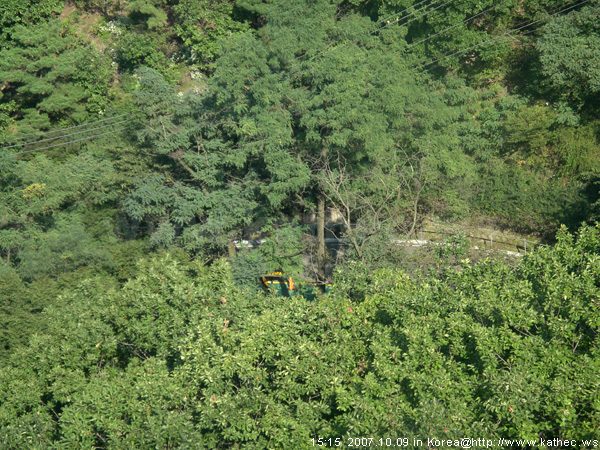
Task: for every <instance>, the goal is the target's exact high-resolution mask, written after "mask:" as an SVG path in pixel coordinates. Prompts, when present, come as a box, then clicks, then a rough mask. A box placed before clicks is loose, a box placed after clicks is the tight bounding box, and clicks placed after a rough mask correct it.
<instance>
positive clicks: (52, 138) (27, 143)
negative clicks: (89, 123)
mask: <svg viewBox="0 0 600 450" xmlns="http://www.w3.org/2000/svg"><path fill="white" fill-rule="evenodd" d="M130 120H131V119H126V120H120V121H118V122H113V123H111V124H109V125H104V126H101V127H95V128H89V129H87V130H83V131H77V132H75V133H70V134H63V135H61V136H55V137H51V138H46V139H42V140H39V141H33V142H25V143H23V144H13V145H9V146H7V147H4V148H3V150H6V149H8V148H13V147H26V146H28V145H34V144H39V143H41V142H48V141H54V140H56V139H63V138H66V137H69V136H76V135H78V134H82V133H89V132H90V131H96V130H101V129H103V128H108V127H112V126H115V125H119V124H121V123H125V122H129V121H130Z"/></svg>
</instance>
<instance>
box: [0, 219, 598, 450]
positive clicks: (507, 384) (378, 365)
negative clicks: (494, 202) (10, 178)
mask: <svg viewBox="0 0 600 450" xmlns="http://www.w3.org/2000/svg"><path fill="white" fill-rule="evenodd" d="M557 239H558V242H557V244H556V246H555V247H554V248H551V247H548V248H538V249H537V250H536V251H535V252H533V254H529V255H528V256H527V257H525V258H523V259H522V260H521V262H520V263H519V265H518V266H517V267H516V268H509V267H507V266H505V265H504V264H503V263H501V262H499V261H490V260H486V261H483V262H481V263H479V264H477V265H470V264H469V263H468V262H465V263H464V264H462V266H461V268H460V270H456V269H454V268H448V269H447V270H445V271H444V272H443V274H442V278H438V277H427V278H424V279H421V280H411V279H410V278H409V277H407V276H406V275H405V274H404V273H403V272H401V271H399V270H397V269H393V268H382V269H378V270H375V271H369V270H368V269H366V268H364V267H363V268H360V267H358V266H357V267H355V268H354V269H353V270H354V272H352V271H350V272H348V273H347V275H348V276H346V274H342V273H340V274H339V275H340V276H339V278H338V279H339V281H340V283H342V284H341V285H340V290H338V291H337V292H338V294H336V295H335V296H334V297H323V298H321V299H320V300H319V301H316V302H306V301H304V300H303V299H301V298H290V299H285V300H282V299H281V298H274V297H272V296H264V295H252V294H250V293H249V292H248V291H245V290H238V289H236V288H235V286H234V283H233V280H232V278H231V276H230V274H229V273H230V269H229V267H228V265H227V263H225V262H224V261H223V260H218V261H215V263H214V264H213V265H212V266H211V267H205V266H202V265H200V264H198V263H194V262H192V263H190V262H187V261H185V260H180V261H178V260H177V258H174V257H173V256H168V255H163V256H160V257H157V258H153V259H150V260H145V261H142V262H140V264H139V265H138V269H137V274H136V276H135V278H134V279H132V280H130V281H129V282H128V283H126V284H125V285H124V286H123V287H120V286H118V285H117V284H115V282H114V281H113V280H111V279H109V278H106V277H96V278H92V279H89V280H87V281H85V282H82V283H80V284H79V285H78V286H77V287H75V288H71V289H69V290H68V291H66V292H65V293H64V294H63V295H62V296H61V297H60V299H59V303H58V304H56V305H55V306H51V307H48V308H46V310H45V311H44V313H43V315H44V317H45V321H46V324H47V325H46V326H47V329H46V330H44V331H43V332H41V333H38V334H37V335H35V336H33V337H32V338H31V340H30V342H29V345H28V346H27V347H24V348H21V349H18V350H17V351H16V352H15V354H14V357H13V358H11V360H10V361H6V362H4V363H3V364H4V365H3V370H2V371H0V400H2V401H1V402H0V430H1V431H2V436H3V440H4V441H3V443H4V444H5V445H7V446H8V447H9V448H12V447H18V446H20V445H21V444H22V443H23V442H29V444H28V445H29V446H30V447H34V446H35V445H38V446H41V445H43V446H46V447H48V446H51V445H52V444H54V445H61V446H69V447H73V446H81V445H86V446H91V445H96V446H101V447H104V448H123V447H131V446H135V447H137V448H153V447H156V446H158V447H169V446H170V447H178V446H185V445H194V446H196V447H200V448H229V447H232V446H235V447H238V448H254V449H256V448H289V446H290V445H293V446H294V447H295V448H309V447H311V438H313V437H323V438H325V439H328V438H330V437H331V438H333V439H335V438H342V439H347V438H350V437H355V436H356V433H359V434H360V435H361V436H369V437H373V438H375V439H378V438H380V437H383V438H385V437H389V435H390V433H393V434H394V435H398V436H416V437H418V438H419V439H423V440H426V439H428V438H433V439H442V438H443V439H460V438H461V437H464V436H465V435H466V436H469V435H485V436H486V438H489V439H499V438H508V439H538V438H539V437H540V436H543V437H544V439H553V438H555V437H560V438H562V439H577V440H579V439H593V438H595V433H596V431H597V429H598V426H599V425H600V423H599V422H598V408H599V406H598V405H599V402H600V397H599V395H600V394H599V392H600V385H599V384H598V383H599V381H598V377H597V371H598V369H600V366H599V365H598V351H599V347H598V335H597V330H598V327H599V326H600V309H599V308H598V305H597V303H598V302H599V301H600V299H598V296H597V293H598V291H597V290H598V287H599V286H600V272H599V271H598V264H597V262H598V258H599V257H600V255H599V254H598V248H600V246H599V244H600V225H599V226H597V227H583V228H581V229H580V231H579V234H578V236H574V235H571V234H569V233H567V232H566V231H565V230H564V229H563V230H562V231H561V232H559V234H558V236H557ZM348 267H350V266H348ZM353 273H355V274H356V275H357V277H356V278H355V279H352V277H353V275H352V274H353ZM361 273H362V274H361ZM359 274H361V275H359ZM365 279H366V280H368V282H367V283H365V284H363V285H362V286H363V287H360V288H359V289H358V291H356V292H355V293H356V294H359V296H358V297H355V298H354V300H349V299H347V298H345V295H346V293H349V290H348V289H349V288H352V287H353V286H355V282H359V283H360V281H361V280H365ZM344 283H346V284H344ZM574 418H576V420H575V419H574ZM192 442H193V444H191V443H192ZM21 446H22V445H21Z"/></svg>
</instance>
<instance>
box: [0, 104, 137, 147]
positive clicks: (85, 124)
mask: <svg viewBox="0 0 600 450" xmlns="http://www.w3.org/2000/svg"><path fill="white" fill-rule="evenodd" d="M131 114H136V112H135V111H132V112H128V113H125V114H119V115H117V116H112V117H107V118H106V119H101V120H95V121H93V122H87V123H83V124H81V125H76V126H74V127H67V128H59V129H58V130H50V131H44V132H42V133H32V134H26V135H23V136H19V137H17V138H9V139H8V141H20V140H22V139H28V138H30V137H41V136H44V135H46V134H51V133H58V132H61V131H67V130H74V129H76V128H81V127H87V126H88V125H92V124H95V123H100V122H106V121H107V120H113V119H118V118H119V117H125V116H129V115H131Z"/></svg>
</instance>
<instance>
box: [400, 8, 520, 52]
mask: <svg viewBox="0 0 600 450" xmlns="http://www.w3.org/2000/svg"><path fill="white" fill-rule="evenodd" d="M509 1H510V0H505V1H504V2H502V3H500V4H498V5H494V6H490V7H489V8H487V9H484V10H483V11H481V12H479V13H477V14H475V15H473V16H471V17H469V18H467V19H465V20H463V21H462V22H460V23H457V24H455V25H452V26H451V27H447V28H444V29H443V30H441V31H438V32H437V33H435V34H432V35H431V36H428V37H426V38H424V39H421V40H420V41H418V42H413V43H412V44H410V45H408V46H407V47H406V48H405V49H402V50H400V51H405V50H408V49H409V48H412V47H414V46H416V45H419V44H422V43H423V42H426V41H428V40H429V39H433V38H434V37H436V36H439V35H440V34H442V33H445V32H447V31H450V30H453V29H454V28H456V27H458V26H460V25H462V24H464V23H467V22H468V21H470V20H473V19H475V18H476V17H479V16H481V15H482V14H485V13H486V12H488V11H490V10H492V9H496V8H498V7H500V6H504V5H505V4H506V3H508V2H509ZM400 51H398V52H396V53H399V52H400ZM396 53H394V54H396Z"/></svg>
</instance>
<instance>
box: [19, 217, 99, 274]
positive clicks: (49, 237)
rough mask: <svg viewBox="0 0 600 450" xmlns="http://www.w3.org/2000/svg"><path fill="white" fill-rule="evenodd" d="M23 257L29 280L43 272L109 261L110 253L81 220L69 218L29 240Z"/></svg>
mask: <svg viewBox="0 0 600 450" xmlns="http://www.w3.org/2000/svg"><path fill="white" fill-rule="evenodd" d="M19 259H20V266H19V272H20V274H21V275H22V276H23V278H25V279H29V280H30V279H32V278H37V277H40V276H42V275H54V276H56V275H58V274H60V273H65V272H68V271H73V270H74V269H76V268H77V267H80V266H96V267H102V266H103V265H104V266H105V265H108V264H109V257H108V255H107V253H106V252H105V251H102V250H100V249H98V248H97V245H95V242H94V240H93V239H92V237H91V236H90V235H89V234H88V233H86V231H85V229H84V228H83V226H82V225H81V223H78V221H77V220H72V221H67V220H66V219H63V220H60V221H58V223H57V224H56V225H55V226H54V227H53V228H52V230H50V231H48V232H47V233H39V234H37V235H36V236H35V238H33V239H29V240H27V241H26V242H25V243H24V244H23V249H22V250H21V252H20V254H19Z"/></svg>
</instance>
